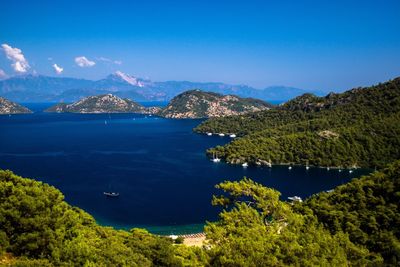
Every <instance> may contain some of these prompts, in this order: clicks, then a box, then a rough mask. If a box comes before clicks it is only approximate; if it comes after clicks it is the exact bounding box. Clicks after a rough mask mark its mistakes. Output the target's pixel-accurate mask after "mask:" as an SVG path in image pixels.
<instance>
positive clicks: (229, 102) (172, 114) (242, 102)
mask: <svg viewBox="0 0 400 267" xmlns="http://www.w3.org/2000/svg"><path fill="white" fill-rule="evenodd" d="M271 107H272V105H271V104H268V103H266V102H264V101H262V100H259V99H254V98H241V97H238V96H235V95H221V94H217V93H213V92H204V91H201V90H189V91H186V92H183V93H181V94H179V95H177V96H176V97H174V98H173V99H172V100H171V102H170V103H169V104H168V106H166V107H165V108H164V109H163V110H162V111H161V112H160V113H159V114H158V115H160V116H163V117H166V118H179V119H182V118H191V119H195V118H210V117H224V116H229V115H240V114H245V113H249V112H255V111H261V110H267V109H270V108H271Z"/></svg>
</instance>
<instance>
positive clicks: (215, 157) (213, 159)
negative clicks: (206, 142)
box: [212, 153, 221, 163]
mask: <svg viewBox="0 0 400 267" xmlns="http://www.w3.org/2000/svg"><path fill="white" fill-rule="evenodd" d="M220 161H221V159H220V158H218V156H217V155H216V154H215V153H213V158H212V162H215V163H218V162H220Z"/></svg>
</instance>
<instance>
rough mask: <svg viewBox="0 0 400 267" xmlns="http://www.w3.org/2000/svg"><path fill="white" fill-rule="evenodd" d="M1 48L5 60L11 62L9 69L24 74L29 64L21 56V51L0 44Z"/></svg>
mask: <svg viewBox="0 0 400 267" xmlns="http://www.w3.org/2000/svg"><path fill="white" fill-rule="evenodd" d="M1 47H2V48H3V50H4V53H5V54H6V56H7V58H8V59H9V60H11V61H12V62H13V63H12V64H11V67H12V68H13V69H14V71H15V72H18V73H25V72H26V71H27V70H28V69H29V68H30V66H29V63H28V61H27V60H26V59H25V56H24V55H23V54H22V51H21V49H19V48H16V47H11V46H10V45H8V44H2V45H1Z"/></svg>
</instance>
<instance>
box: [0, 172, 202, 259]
mask: <svg viewBox="0 0 400 267" xmlns="http://www.w3.org/2000/svg"><path fill="white" fill-rule="evenodd" d="M63 199H64V197H63V195H62V194H61V192H60V191H59V190H57V189H55V188H54V187H52V186H49V185H47V184H44V183H41V182H37V181H34V180H31V179H25V178H21V177H19V176H16V175H14V174H13V173H12V172H10V171H0V254H1V252H5V251H7V252H10V253H12V254H13V255H14V256H16V257H19V258H21V259H20V262H19V263H18V264H20V265H21V266H25V265H27V264H28V262H30V264H31V265H34V264H36V263H35V261H30V260H31V259H37V260H40V261H38V262H37V264H36V265H37V266H44V262H47V263H48V264H53V265H65V266H183V265H184V263H185V262H186V261H188V260H190V261H193V262H195V261H196V260H197V259H198V258H199V259H201V256H202V252H201V251H200V252H199V251H196V250H189V249H188V248H186V247H182V248H179V249H178V247H177V246H174V245H173V244H172V241H171V239H169V238H165V237H159V236H155V235H152V234H149V233H148V232H147V231H145V230H141V229H132V230H131V231H130V232H126V231H117V230H114V229H113V228H111V227H103V226H99V225H98V224H96V222H95V220H94V219H93V218H92V217H91V216H90V215H89V214H87V213H85V212H84V211H82V210H80V209H78V208H75V207H71V206H70V205H68V204H67V203H66V202H65V201H64V200H63ZM196 253H197V254H196ZM24 258H27V259H24Z"/></svg>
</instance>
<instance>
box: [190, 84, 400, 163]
mask: <svg viewBox="0 0 400 267" xmlns="http://www.w3.org/2000/svg"><path fill="white" fill-rule="evenodd" d="M399 122H400V78H396V79H394V80H391V81H388V82H385V83H382V84H378V85H376V86H372V87H365V88H356V89H352V90H349V91H346V92H344V93H341V94H333V93H331V94H329V95H327V96H326V97H317V96H314V95H310V94H305V95H303V96H300V97H297V98H295V99H293V100H291V101H289V102H287V103H285V104H283V105H281V106H280V107H278V108H277V109H273V110H269V111H262V112H256V113H252V114H247V115H242V116H231V117H226V118H213V119H209V120H207V121H206V122H204V123H202V124H201V125H199V126H198V127H197V128H196V129H195V131H197V132H204V133H205V132H214V133H235V134H237V135H239V136H242V137H243V138H239V139H237V140H235V141H233V142H231V143H230V144H228V145H226V146H224V147H218V148H216V149H212V150H209V153H212V152H217V153H218V156H220V157H223V158H225V159H226V161H228V162H230V163H242V162H249V163H257V162H260V161H259V160H262V161H264V160H265V161H269V160H271V161H272V163H293V164H307V163H308V164H310V165H317V166H336V167H351V166H361V167H380V166H383V165H384V164H386V163H388V162H391V161H393V160H395V159H398V158H400V123H399Z"/></svg>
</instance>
